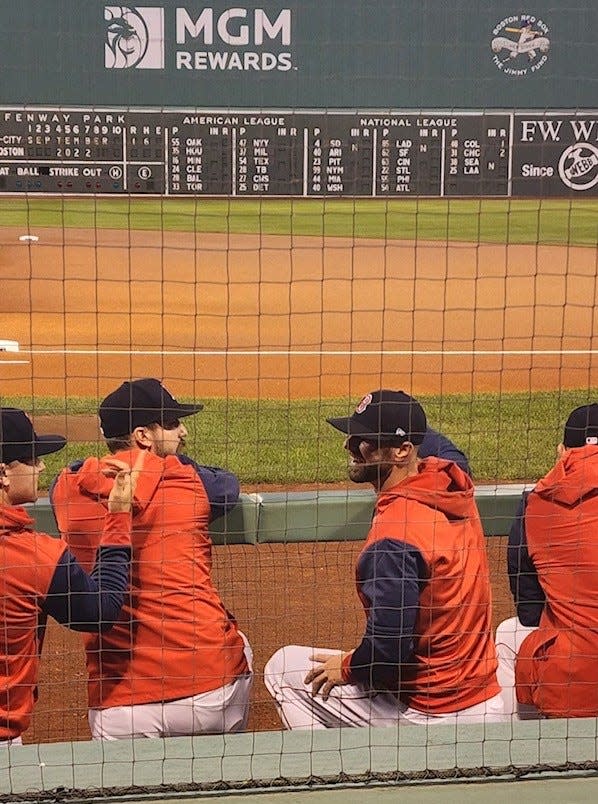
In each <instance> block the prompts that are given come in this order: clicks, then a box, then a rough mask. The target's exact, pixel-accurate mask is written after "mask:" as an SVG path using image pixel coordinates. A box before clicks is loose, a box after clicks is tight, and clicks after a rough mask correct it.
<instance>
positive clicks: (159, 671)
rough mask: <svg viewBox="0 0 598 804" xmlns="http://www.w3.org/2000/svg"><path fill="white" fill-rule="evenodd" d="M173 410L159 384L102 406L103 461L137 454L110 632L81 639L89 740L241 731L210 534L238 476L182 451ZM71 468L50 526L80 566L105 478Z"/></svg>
mask: <svg viewBox="0 0 598 804" xmlns="http://www.w3.org/2000/svg"><path fill="white" fill-rule="evenodd" d="M202 407H203V406H202V405H188V404H187V405H185V404H181V403H179V402H178V401H177V400H176V399H175V398H174V397H173V396H172V395H171V394H170V393H169V392H168V391H167V390H166V388H164V386H163V385H162V384H161V383H160V382H159V381H158V380H156V379H151V378H146V379H140V380H134V381H132V382H124V383H123V384H122V385H121V386H119V388H117V389H116V390H115V391H113V392H112V393H111V394H109V395H108V396H107V397H106V398H105V399H104V400H103V401H102V403H101V405H100V409H99V416H100V424H101V428H102V433H103V435H104V438H105V439H106V443H107V446H108V449H109V451H110V453H111V454H112V455H113V456H114V457H116V458H118V459H119V460H120V461H123V462H125V463H127V464H129V465H130V464H131V462H134V461H135V457H136V455H137V454H138V453H139V450H142V451H144V452H145V464H144V473H143V475H142V477H141V478H140V482H139V483H138V485H137V489H136V493H135V498H134V507H133V532H132V538H131V541H132V547H133V555H132V563H131V583H130V588H129V592H128V595H127V596H126V598H125V605H124V606H123V609H122V613H121V617H120V619H119V621H118V622H117V623H116V625H115V626H114V628H113V629H112V631H111V632H110V633H107V634H98V635H96V634H94V635H92V636H89V637H88V638H86V640H85V647H86V651H87V669H88V674H89V685H88V696H89V724H90V728H91V733H92V736H93V738H94V739H105V740H114V739H123V738H130V737H169V736H178V735H190V734H205V733H222V732H232V731H241V730H243V729H244V728H245V727H246V724H247V717H248V709H249V693H250V690H251V684H252V669H251V664H252V655H251V649H250V648H249V645H248V643H247V640H246V639H245V637H244V635H243V634H242V633H241V632H240V631H239V629H238V627H237V624H236V622H235V620H234V618H233V617H232V615H231V614H230V613H229V612H228V611H227V610H226V608H225V606H224V604H223V603H222V601H221V599H220V596H219V594H218V591H217V589H216V587H215V585H214V583H213V581H212V577H211V541H210V537H209V534H208V526H209V523H210V522H211V521H213V520H214V519H215V518H217V517H219V516H222V515H223V514H224V513H226V512H227V511H228V510H230V509H231V508H232V507H233V506H234V505H235V503H236V502H237V500H238V496H239V483H238V481H237V478H236V477H235V476H234V475H232V474H231V473H229V472H226V471H224V470H223V469H217V468H214V467H209V466H200V465H198V464H196V463H195V462H194V461H193V460H192V459H191V458H189V457H187V456H185V455H182V454H180V452H181V450H182V449H183V448H184V445H185V438H186V436H187V428H186V427H185V425H184V424H183V422H182V421H181V419H183V418H184V417H186V416H191V415H192V414H194V413H197V412H198V411H199V410H201V409H202ZM104 460H109V458H107V459H102V460H100V461H99V462H98V460H97V459H95V458H89V459H87V460H86V461H84V462H83V461H78V462H77V463H74V464H72V465H71V466H69V467H68V468H67V469H65V470H64V471H63V472H61V474H60V475H59V476H58V478H57V479H56V481H55V483H54V484H53V487H52V488H51V490H50V498H51V501H52V506H53V508H54V514H55V516H56V521H57V522H58V527H59V528H60V532H61V534H62V536H63V537H64V539H65V540H66V541H67V542H68V544H69V546H70V549H71V551H72V552H73V553H74V555H75V556H76V557H77V558H78V559H79V561H80V562H81V564H82V565H83V566H84V567H88V566H89V565H90V562H91V561H92V557H93V555H94V554H95V550H96V547H97V543H98V540H99V537H100V534H101V530H102V529H101V522H103V519H104V516H105V511H106V500H107V498H108V495H109V494H110V489H111V484H112V481H110V479H108V478H106V477H105V476H104V475H103V474H102V473H101V471H100V470H101V468H102V464H103V462H104Z"/></svg>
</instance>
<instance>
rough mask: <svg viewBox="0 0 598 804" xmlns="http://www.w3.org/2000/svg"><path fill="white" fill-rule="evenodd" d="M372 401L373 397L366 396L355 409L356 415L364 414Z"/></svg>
mask: <svg viewBox="0 0 598 804" xmlns="http://www.w3.org/2000/svg"><path fill="white" fill-rule="evenodd" d="M371 401H372V395H371V394H366V395H365V396H364V397H363V399H362V400H361V402H360V403H359V404H358V405H357V407H356V408H355V413H363V412H364V410H365V409H366V408H367V406H368V405H369V404H370V403H371Z"/></svg>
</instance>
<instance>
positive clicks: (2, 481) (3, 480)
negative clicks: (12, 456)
mask: <svg viewBox="0 0 598 804" xmlns="http://www.w3.org/2000/svg"><path fill="white" fill-rule="evenodd" d="M9 485H10V484H9V482H8V477H7V476H6V464H5V463H0V488H2V489H7V488H8V487H9Z"/></svg>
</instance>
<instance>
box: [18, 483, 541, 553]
mask: <svg viewBox="0 0 598 804" xmlns="http://www.w3.org/2000/svg"><path fill="white" fill-rule="evenodd" d="M525 488H526V486H524V485H504V486H503V485H491V486H478V487H477V488H476V492H475V498H476V503H477V505H478V509H479V511H480V516H481V519H482V525H483V527H484V533H485V535H486V536H504V535H505V534H507V533H508V532H509V528H510V526H511V523H512V521H513V517H514V516H515V512H516V510H517V505H518V503H519V500H520V499H521V495H522V493H523V491H524V489H525ZM374 500H375V496H374V494H373V492H370V491H360V490H358V491H352V490H351V491H346V490H338V491H329V490H325V491H324V490H319V489H314V490H313V491H288V492H284V491H282V492H264V493H261V494H241V496H240V500H239V503H238V504H237V505H236V506H235V508H234V509H233V510H232V511H231V512H230V513H229V514H227V515H226V516H225V517H222V518H221V519H219V520H217V521H216V522H215V523H214V524H213V525H212V527H211V529H210V534H211V536H212V541H213V542H214V544H216V545H218V544H266V543H274V542H279V543H286V542H314V541H315V542H336V541H359V540H360V539H363V538H364V537H365V535H366V533H367V531H368V528H369V525H370V522H371V518H372V511H373V506H374ZM31 510H32V514H33V517H34V519H35V522H36V527H37V528H38V530H41V531H44V532H45V533H50V534H52V535H57V533H58V529H57V527H56V521H55V519H54V515H53V513H52V508H51V506H50V503H49V500H48V499H47V498H42V499H40V500H38V501H37V502H36V503H35V504H34V505H32V506H31Z"/></svg>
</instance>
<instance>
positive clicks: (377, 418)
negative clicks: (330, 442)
mask: <svg viewBox="0 0 598 804" xmlns="http://www.w3.org/2000/svg"><path fill="white" fill-rule="evenodd" d="M326 421H327V422H328V423H329V424H331V425H332V426H333V427H336V429H337V430H340V431H341V432H342V433H346V434H347V435H349V436H354V435H355V436H362V437H363V439H365V440H368V439H369V440H374V441H385V442H392V443H396V444H399V443H403V442H405V441H410V442H411V443H412V444H415V445H416V446H418V445H419V444H421V443H422V441H423V440H424V436H425V435H426V430H427V429H428V423H427V420H426V414H425V412H424V409H423V408H422V406H421V405H420V404H419V402H418V401H417V400H416V399H414V398H413V397H412V396H409V394H406V393H405V392H404V391H390V390H388V389H385V388H382V389H380V390H379V391H372V392H371V393H369V394H366V396H364V397H363V399H362V400H361V401H360V402H359V404H358V405H357V407H356V408H355V412H354V413H353V414H352V415H351V416H342V417H340V418H334V419H326Z"/></svg>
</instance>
